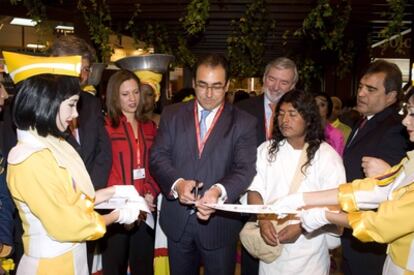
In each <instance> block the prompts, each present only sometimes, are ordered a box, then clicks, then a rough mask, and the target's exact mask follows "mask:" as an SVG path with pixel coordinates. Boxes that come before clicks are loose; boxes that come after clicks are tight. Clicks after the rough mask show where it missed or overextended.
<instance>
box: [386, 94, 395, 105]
mask: <svg viewBox="0 0 414 275" xmlns="http://www.w3.org/2000/svg"><path fill="white" fill-rule="evenodd" d="M397 95H398V92H397V91H391V92H389V93H387V94H385V96H386V101H387V103H388V104H389V105H391V104H393V103H394V102H395V101H396V100H397V99H398V98H397Z"/></svg>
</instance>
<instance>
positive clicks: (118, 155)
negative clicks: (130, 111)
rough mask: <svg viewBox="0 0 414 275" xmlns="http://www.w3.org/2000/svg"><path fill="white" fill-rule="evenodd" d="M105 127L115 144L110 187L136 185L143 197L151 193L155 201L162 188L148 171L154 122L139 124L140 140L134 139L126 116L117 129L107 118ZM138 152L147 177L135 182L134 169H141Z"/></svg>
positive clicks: (112, 142)
mask: <svg viewBox="0 0 414 275" xmlns="http://www.w3.org/2000/svg"><path fill="white" fill-rule="evenodd" d="M105 128H106V131H107V132H108V135H109V138H110V140H111V144H112V168H111V173H110V175H109V179H108V184H107V185H108V186H111V185H120V184H133V185H134V186H135V188H136V189H137V191H138V193H139V194H140V195H141V196H144V195H145V194H146V193H151V194H152V195H153V196H154V198H155V197H156V196H157V195H158V194H159V192H160V188H159V187H158V184H157V183H156V182H155V181H154V179H153V178H152V176H151V175H150V172H149V150H150V148H151V146H152V143H153V142H154V138H155V135H156V133H157V128H156V125H155V123H154V122H152V121H148V122H139V123H138V140H135V137H134V132H133V130H132V127H131V124H130V123H128V122H127V120H126V117H124V116H122V117H121V120H120V124H119V126H118V127H116V128H114V127H112V126H111V123H110V120H109V118H106V125H105ZM137 150H139V152H140V154H139V156H140V167H141V168H144V169H145V178H143V179H136V180H134V179H133V170H134V169H136V168H138V154H137V152H138V151H137Z"/></svg>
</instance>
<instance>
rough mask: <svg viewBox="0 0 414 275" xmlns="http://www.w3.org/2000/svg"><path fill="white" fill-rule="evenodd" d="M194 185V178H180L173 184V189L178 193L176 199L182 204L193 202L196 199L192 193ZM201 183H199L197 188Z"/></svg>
mask: <svg viewBox="0 0 414 275" xmlns="http://www.w3.org/2000/svg"><path fill="white" fill-rule="evenodd" d="M195 186H196V181H195V180H180V181H178V182H177V184H176V185H175V190H176V191H177V194H178V200H179V201H180V202H181V203H182V204H194V203H195V201H196V199H197V198H196V197H195V196H194V194H193V193H192V191H193V189H194V187H195ZM201 186H202V184H199V188H200V187H201Z"/></svg>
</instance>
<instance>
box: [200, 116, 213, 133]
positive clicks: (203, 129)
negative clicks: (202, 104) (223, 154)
mask: <svg viewBox="0 0 414 275" xmlns="http://www.w3.org/2000/svg"><path fill="white" fill-rule="evenodd" d="M210 113H211V111H209V110H201V118H200V139H201V140H203V139H204V136H205V135H206V133H207V125H206V118H207V116H208V115H209V114H210Z"/></svg>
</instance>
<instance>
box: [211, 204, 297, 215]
mask: <svg viewBox="0 0 414 275" xmlns="http://www.w3.org/2000/svg"><path fill="white" fill-rule="evenodd" d="M206 206H208V207H211V208H214V209H216V210H221V211H227V212H237V213H250V214H276V215H278V216H285V215H288V214H298V213H300V211H298V210H294V209H287V208H283V209H282V208H279V209H278V208H276V207H275V206H274V205H259V204H257V205H240V204H215V203H209V204H206Z"/></svg>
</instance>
